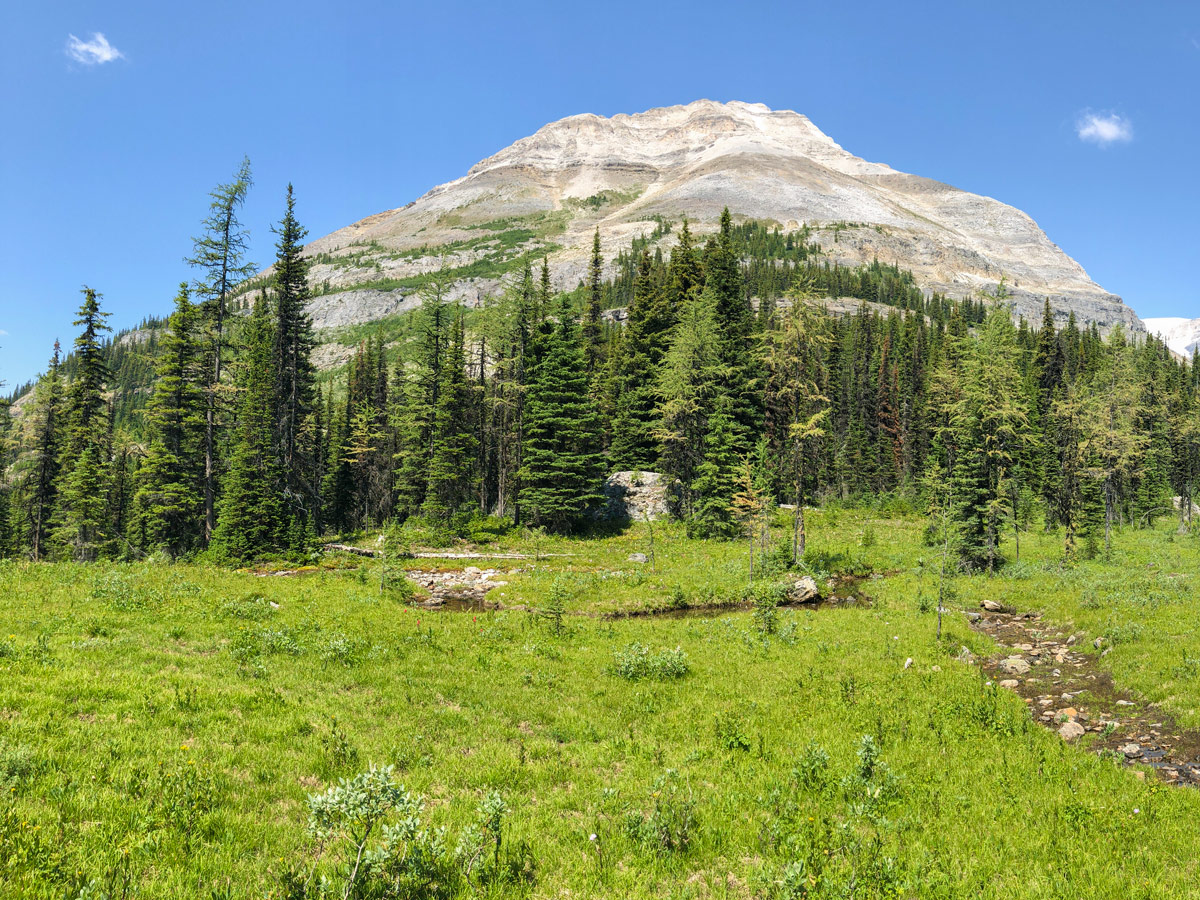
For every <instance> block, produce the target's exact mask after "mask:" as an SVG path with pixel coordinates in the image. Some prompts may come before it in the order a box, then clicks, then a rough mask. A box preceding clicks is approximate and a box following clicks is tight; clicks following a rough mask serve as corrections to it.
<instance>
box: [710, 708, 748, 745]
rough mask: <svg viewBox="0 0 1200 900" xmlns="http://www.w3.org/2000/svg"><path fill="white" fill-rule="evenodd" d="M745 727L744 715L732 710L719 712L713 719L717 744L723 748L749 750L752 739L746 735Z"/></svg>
mask: <svg viewBox="0 0 1200 900" xmlns="http://www.w3.org/2000/svg"><path fill="white" fill-rule="evenodd" d="M745 729H746V723H745V721H744V720H743V719H742V717H741V716H740V715H738V714H737V713H735V712H732V711H730V710H726V711H724V712H719V713H717V714H716V716H715V717H714V719H713V731H714V732H715V734H716V738H717V744H718V745H719V746H720V747H721V748H722V749H723V750H749V749H750V739H749V738H748V737H746V730H745Z"/></svg>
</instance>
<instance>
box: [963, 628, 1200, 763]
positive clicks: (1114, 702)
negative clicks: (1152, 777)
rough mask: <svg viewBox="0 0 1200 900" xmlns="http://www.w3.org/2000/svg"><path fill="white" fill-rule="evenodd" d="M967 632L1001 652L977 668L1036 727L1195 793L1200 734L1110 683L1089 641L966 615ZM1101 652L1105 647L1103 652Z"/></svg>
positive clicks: (1056, 629)
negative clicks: (1022, 707)
mask: <svg viewBox="0 0 1200 900" xmlns="http://www.w3.org/2000/svg"><path fill="white" fill-rule="evenodd" d="M970 616H971V617H972V618H973V619H974V621H973V622H972V623H971V627H972V628H974V629H975V630H976V631H979V632H981V633H983V634H986V635H988V636H989V637H991V638H992V639H993V640H994V641H996V643H998V644H1000V645H1001V646H1002V647H1004V648H1005V652H1004V653H1003V654H1002V655H1000V656H997V657H994V658H992V659H989V660H983V661H981V662H980V665H981V666H982V668H983V670H984V671H985V672H986V673H987V674H988V675H989V676H991V677H992V678H993V679H994V680H995V681H996V682H997V683H998V684H1000V686H1001V687H1005V688H1008V689H1010V690H1012V691H1013V692H1015V693H1016V694H1017V695H1018V696H1019V697H1021V698H1022V699H1023V700H1024V701H1025V704H1026V705H1027V706H1028V707H1029V711H1030V714H1031V715H1032V716H1033V719H1034V721H1036V722H1039V723H1041V724H1042V725H1044V726H1046V727H1047V728H1051V729H1053V730H1054V731H1056V732H1058V733H1059V734H1060V735H1061V736H1062V737H1063V739H1064V740H1067V741H1071V742H1074V741H1078V742H1080V743H1081V744H1083V745H1084V746H1086V747H1087V748H1088V749H1089V750H1092V751H1093V752H1095V753H1100V754H1104V755H1109V756H1113V757H1114V758H1119V759H1121V760H1123V761H1124V763H1125V764H1126V765H1130V766H1132V765H1145V766H1149V767H1150V768H1152V769H1153V770H1154V771H1155V772H1157V773H1158V775H1159V776H1160V777H1161V778H1162V779H1163V780H1164V781H1167V782H1170V783H1173V784H1189V785H1193V786H1200V731H1194V730H1189V729H1186V728H1181V727H1180V726H1179V725H1178V724H1177V723H1176V722H1175V720H1174V719H1173V718H1172V717H1171V716H1170V715H1169V714H1168V713H1166V712H1164V711H1162V710H1161V709H1159V708H1158V707H1156V706H1154V705H1153V704H1151V703H1145V702H1143V701H1141V700H1139V699H1138V698H1137V697H1135V696H1134V695H1133V694H1131V693H1130V692H1129V691H1127V690H1122V689H1121V688H1119V687H1118V686H1117V685H1115V684H1114V683H1113V679H1112V674H1111V673H1110V672H1108V671H1106V670H1104V669H1102V668H1101V667H1100V664H1099V660H1098V659H1097V657H1096V656H1095V655H1094V654H1090V653H1085V652H1083V648H1082V645H1083V644H1084V642H1085V641H1086V640H1087V638H1086V637H1085V636H1083V635H1078V634H1070V633H1067V632H1064V631H1063V630H1062V629H1059V628H1056V627H1054V626H1052V625H1050V624H1048V623H1045V622H1043V621H1042V620H1041V617H1040V616H1038V615H1036V614H1032V613H1024V614H1017V613H1012V612H984V613H982V614H980V613H972V614H970ZM1101 646H1103V644H1101Z"/></svg>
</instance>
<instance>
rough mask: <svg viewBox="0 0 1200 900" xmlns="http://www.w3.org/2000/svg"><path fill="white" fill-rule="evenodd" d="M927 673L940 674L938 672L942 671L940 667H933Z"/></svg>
mask: <svg viewBox="0 0 1200 900" xmlns="http://www.w3.org/2000/svg"><path fill="white" fill-rule="evenodd" d="M929 671H930V672H940V671H942V667H941V666H934V667H933V668H931V669H930V670H929Z"/></svg>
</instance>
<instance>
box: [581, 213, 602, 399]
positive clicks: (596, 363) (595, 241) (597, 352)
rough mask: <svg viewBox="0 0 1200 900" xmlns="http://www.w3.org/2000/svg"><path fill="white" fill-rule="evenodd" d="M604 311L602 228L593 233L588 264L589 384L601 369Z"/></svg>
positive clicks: (585, 331)
mask: <svg viewBox="0 0 1200 900" xmlns="http://www.w3.org/2000/svg"><path fill="white" fill-rule="evenodd" d="M603 311H604V257H603V256H601V255H600V229H599V227H597V228H596V231H595V233H594V234H593V235H592V258H591V262H590V263H589V264H588V292H587V302H586V305H585V307H584V316H583V358H584V366H585V371H586V372H587V376H588V384H589V385H594V383H595V381H596V375H597V373H598V372H599V370H600V360H601V352H602V350H603V349H604V345H603V343H602V338H603V332H602V329H601V327H600V315H601V313H602V312H603ZM593 390H594V388H593Z"/></svg>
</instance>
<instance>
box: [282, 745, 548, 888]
mask: <svg viewBox="0 0 1200 900" xmlns="http://www.w3.org/2000/svg"><path fill="white" fill-rule="evenodd" d="M392 772H393V769H392V767H391V766H384V767H382V768H376V767H375V766H371V767H370V768H369V769H368V770H367V771H366V772H360V773H359V774H358V775H355V776H354V777H353V778H344V779H342V780H341V781H339V782H338V784H337V785H335V786H333V787H331V788H329V789H328V790H326V791H325V792H323V793H320V794H310V795H309V798H308V811H309V820H308V831H309V834H310V835H311V836H312V837H313V838H314V839H316V840H317V842H318V843H319V845H320V846H321V847H322V849H328V850H329V851H331V852H333V853H334V854H335V856H336V857H337V858H336V865H335V866H334V868H333V871H332V872H325V873H323V874H322V875H321V878H320V881H319V889H318V895H319V896H327V895H331V894H336V895H339V896H342V897H405V898H414V900H416V898H423V900H424V898H429V900H433V898H445V897H452V896H459V895H461V894H462V893H463V889H464V888H465V887H466V886H467V885H470V884H471V883H472V879H474V880H476V881H478V882H479V883H481V884H496V883H505V882H509V881H513V880H517V879H519V878H524V879H529V878H530V877H532V871H533V859H532V854H531V853H530V851H529V847H528V845H526V844H523V843H522V844H518V846H517V848H516V853H515V854H512V853H506V852H505V850H504V840H503V839H504V821H505V818H506V816H507V814H508V804H506V803H505V802H504V798H503V797H501V796H500V795H499V794H498V793H495V792H492V793H490V794H488V795H487V796H486V797H484V799H483V800H482V802H481V803H480V804H479V809H478V811H477V813H476V817H475V821H474V822H473V823H472V824H471V825H469V826H468V827H467V828H465V829H463V831H462V832H461V833H460V835H459V839H458V841H457V842H456V844H455V849H454V850H453V851H450V850H449V849H448V843H447V838H448V836H449V835H448V833H447V831H446V829H444V828H439V829H434V828H430V827H429V826H428V825H427V824H425V822H424V817H425V800H424V798H423V797H421V796H420V795H417V794H413V793H410V792H409V791H406V790H405V789H404V787H403V786H402V785H400V784H397V783H396V782H395V781H394V780H393V778H392ZM314 874H315V873H314ZM285 877H286V879H287V880H288V882H289V884H288V885H286V887H289V888H290V887H293V886H296V885H297V884H299V885H301V886H302V885H303V884H304V883H305V881H306V879H302V878H300V877H299V876H298V874H297V873H296V872H294V871H293V872H291V873H288V874H287V875H286V876H285ZM309 880H311V876H310V879H309ZM306 895H307V894H306V892H300V893H299V896H306Z"/></svg>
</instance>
